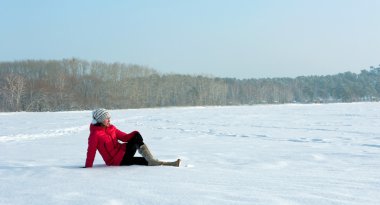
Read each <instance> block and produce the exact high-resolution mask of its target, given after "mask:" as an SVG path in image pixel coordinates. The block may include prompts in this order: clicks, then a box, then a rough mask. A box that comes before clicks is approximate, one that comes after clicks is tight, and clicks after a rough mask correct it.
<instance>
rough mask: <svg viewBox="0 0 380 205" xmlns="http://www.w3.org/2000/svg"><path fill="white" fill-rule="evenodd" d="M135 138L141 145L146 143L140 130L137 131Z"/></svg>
mask: <svg viewBox="0 0 380 205" xmlns="http://www.w3.org/2000/svg"><path fill="white" fill-rule="evenodd" d="M133 138H134V140H135V142H136V143H137V144H140V145H142V144H144V142H143V141H144V139H143V137H142V136H141V134H140V133H139V132H138V131H135V135H134V137H133Z"/></svg>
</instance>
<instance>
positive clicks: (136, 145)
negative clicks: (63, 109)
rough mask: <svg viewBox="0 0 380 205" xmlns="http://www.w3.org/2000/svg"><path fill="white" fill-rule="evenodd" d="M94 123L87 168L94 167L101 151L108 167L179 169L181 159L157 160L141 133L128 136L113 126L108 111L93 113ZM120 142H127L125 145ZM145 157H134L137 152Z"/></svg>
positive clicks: (101, 109) (92, 123) (102, 110)
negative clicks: (134, 166)
mask: <svg viewBox="0 0 380 205" xmlns="http://www.w3.org/2000/svg"><path fill="white" fill-rule="evenodd" d="M92 118H93V121H92V122H91V125H90V136H89V137H88V149H87V158H86V165H85V167H86V168H88V167H92V166H93V163H94V159H95V155H96V150H98V151H99V153H100V155H101V156H102V158H103V160H104V161H105V163H106V164H107V165H108V166H128V165H134V164H136V165H148V166H160V165H166V166H176V167H179V163H180V161H181V160H180V159H177V160H176V161H174V162H163V161H160V160H157V159H155V158H154V157H153V156H152V154H151V153H150V151H149V149H148V147H147V146H146V145H145V144H144V142H143V138H142V136H141V135H140V133H139V132H137V131H133V132H131V133H129V134H126V133H124V132H122V131H120V130H118V129H117V128H116V127H115V126H113V125H111V121H110V118H111V115H110V114H109V112H108V111H107V110H106V109H103V108H100V109H96V110H94V111H93V112H92ZM119 140H120V141H123V142H126V143H123V144H120V143H119ZM137 150H138V151H139V153H140V154H141V155H142V156H143V157H134V155H135V153H136V151H137Z"/></svg>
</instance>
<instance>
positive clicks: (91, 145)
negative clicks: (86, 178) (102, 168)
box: [85, 135, 98, 168]
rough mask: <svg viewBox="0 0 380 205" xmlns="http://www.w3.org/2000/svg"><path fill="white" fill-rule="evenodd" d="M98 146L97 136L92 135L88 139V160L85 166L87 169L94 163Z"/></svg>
mask: <svg viewBox="0 0 380 205" xmlns="http://www.w3.org/2000/svg"><path fill="white" fill-rule="evenodd" d="M97 145H98V137H97V136H96V135H90V136H89V137H88V148H87V158H86V165H85V167H86V168H87V167H92V165H93V163H94V160H95V155H96V150H97Z"/></svg>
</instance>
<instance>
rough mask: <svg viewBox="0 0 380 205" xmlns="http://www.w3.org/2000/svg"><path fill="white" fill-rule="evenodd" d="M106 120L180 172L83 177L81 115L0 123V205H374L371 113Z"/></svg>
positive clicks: (251, 109)
mask: <svg viewBox="0 0 380 205" xmlns="http://www.w3.org/2000/svg"><path fill="white" fill-rule="evenodd" d="M110 112H111V115H112V123H113V124H114V125H116V126H117V127H118V128H119V129H121V130H123V131H125V132H131V131H133V130H139V131H140V132H141V133H142V135H143V137H144V140H145V142H146V143H147V144H148V146H150V148H151V150H152V152H153V153H154V154H155V156H156V157H158V158H159V159H162V160H173V159H176V158H177V157H180V158H181V159H182V161H183V163H182V164H181V166H180V167H179V168H176V167H145V166H130V167H107V166H105V165H104V162H103V161H102V158H101V156H100V155H99V154H97V156H96V158H95V162H94V164H95V167H94V168H92V169H83V168H80V167H82V166H84V162H85V158H86V150H87V138H88V134H89V131H88V128H89V124H90V121H91V111H77V112H46V113H26V112H22V113H0V126H1V127H2V129H1V131H0V204H28V205H30V204H110V205H120V204H149V205H151V204H176V205H179V204H263V205H264V204H265V205H266V204H281V205H287V204H294V205H296V204H307V205H312V204H315V205H320V204H378V202H379V201H380V174H379V173H380V172H379V170H380V128H379V124H380V103H351V104H312V105H300V104H289V105H256V106H231V107H187V108H161V109H160V108H157V109H130V110H111V111H110Z"/></svg>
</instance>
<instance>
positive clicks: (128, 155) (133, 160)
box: [120, 132, 148, 166]
mask: <svg viewBox="0 0 380 205" xmlns="http://www.w3.org/2000/svg"><path fill="white" fill-rule="evenodd" d="M143 144H144V142H143V138H142V136H141V135H140V133H138V132H136V134H135V136H134V137H133V138H132V139H131V140H129V141H128V143H127V150H126V152H125V154H124V157H123V160H121V163H120V166H129V165H134V164H136V165H148V161H146V160H145V158H144V157H134V156H135V154H136V151H137V149H138V148H139V147H140V146H141V145H143Z"/></svg>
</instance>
